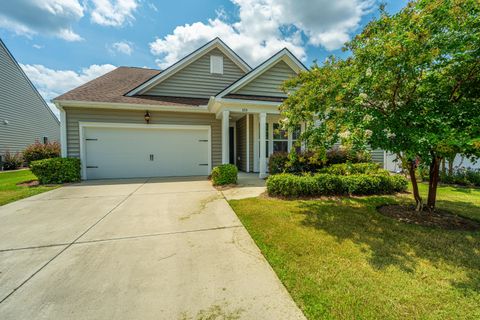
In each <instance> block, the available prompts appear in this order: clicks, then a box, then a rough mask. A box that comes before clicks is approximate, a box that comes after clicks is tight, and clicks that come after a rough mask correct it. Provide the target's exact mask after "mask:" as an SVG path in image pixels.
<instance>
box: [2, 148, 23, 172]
mask: <svg viewBox="0 0 480 320" xmlns="http://www.w3.org/2000/svg"><path fill="white" fill-rule="evenodd" d="M22 164H23V157H22V154H21V153H18V152H16V153H10V151H5V154H4V155H3V157H2V166H3V169H4V170H15V169H18V168H20V167H21V166H22Z"/></svg>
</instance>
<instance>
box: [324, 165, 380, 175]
mask: <svg viewBox="0 0 480 320" xmlns="http://www.w3.org/2000/svg"><path fill="white" fill-rule="evenodd" d="M320 172H322V173H329V174H336V175H342V176H346V175H352V174H372V173H381V174H389V173H388V171H386V170H383V169H380V166H379V165H378V164H377V163H373V162H367V163H340V164H334V165H331V166H329V167H326V168H324V169H322V170H320Z"/></svg>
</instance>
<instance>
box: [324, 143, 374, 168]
mask: <svg viewBox="0 0 480 320" xmlns="http://www.w3.org/2000/svg"><path fill="white" fill-rule="evenodd" d="M326 156H327V163H328V164H329V165H331V164H337V163H347V162H351V163H358V162H371V161H372V155H371V154H370V152H368V151H355V150H351V149H350V148H339V147H334V148H332V149H330V150H328V151H327V155H326Z"/></svg>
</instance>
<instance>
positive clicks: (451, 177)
mask: <svg viewBox="0 0 480 320" xmlns="http://www.w3.org/2000/svg"><path fill="white" fill-rule="evenodd" d="M440 181H441V182H443V183H447V184H458V185H462V186H477V187H480V169H476V170H475V169H468V168H460V169H457V170H455V171H454V172H453V173H452V174H448V173H441V174H440Z"/></svg>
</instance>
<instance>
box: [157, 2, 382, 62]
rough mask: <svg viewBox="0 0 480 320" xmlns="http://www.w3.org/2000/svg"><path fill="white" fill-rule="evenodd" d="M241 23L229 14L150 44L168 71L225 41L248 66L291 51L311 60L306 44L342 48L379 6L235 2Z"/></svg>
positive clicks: (188, 26) (220, 15) (174, 32)
mask: <svg viewBox="0 0 480 320" xmlns="http://www.w3.org/2000/svg"><path fill="white" fill-rule="evenodd" d="M231 1H232V2H233V3H234V4H235V5H236V6H237V7H238V9H239V14H238V20H237V21H236V22H234V23H229V22H227V20H228V19H227V17H226V13H225V11H223V10H221V11H218V12H217V17H216V18H213V19H209V20H208V22H207V23H203V22H195V23H192V24H186V25H183V26H177V27H176V28H175V29H174V30H173V32H172V33H171V34H168V35H166V36H165V37H163V38H157V39H156V40H155V41H153V42H152V43H150V50H151V52H152V53H153V54H154V55H158V56H160V58H159V59H157V60H156V61H157V64H158V65H159V66H160V67H162V68H165V67H167V66H169V65H171V64H172V63H174V62H176V61H178V60H179V59H180V58H182V57H183V56H185V55H186V54H188V53H189V52H191V51H193V50H195V49H196V48H198V47H199V46H201V45H203V44H205V42H207V41H209V40H212V39H213V38H215V37H220V38H221V39H222V40H223V41H225V42H226V43H227V45H229V46H230V47H231V48H232V49H233V50H234V51H236V52H237V53H238V54H239V55H240V56H242V57H243V58H245V59H246V60H247V62H249V63H251V64H252V65H256V64H258V63H260V62H261V61H263V60H265V59H266V58H268V57H270V56H271V55H272V54H274V53H275V52H277V51H279V50H280V49H282V48H284V47H287V48H288V49H290V50H291V51H292V52H293V54H295V55H296V56H297V57H299V58H300V59H302V60H305V59H306V52H305V45H306V43H305V42H304V40H303V39H306V41H307V43H308V44H310V45H313V46H322V47H324V48H325V49H327V50H335V49H338V48H340V47H341V46H342V45H343V43H344V42H345V41H348V39H349V38H350V36H349V34H350V33H351V32H353V31H354V30H355V29H356V28H357V27H358V26H359V23H360V20H361V18H362V16H363V15H365V14H366V13H367V12H368V11H369V10H370V9H371V8H372V6H373V5H374V3H375V0H336V1H331V0H231Z"/></svg>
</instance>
